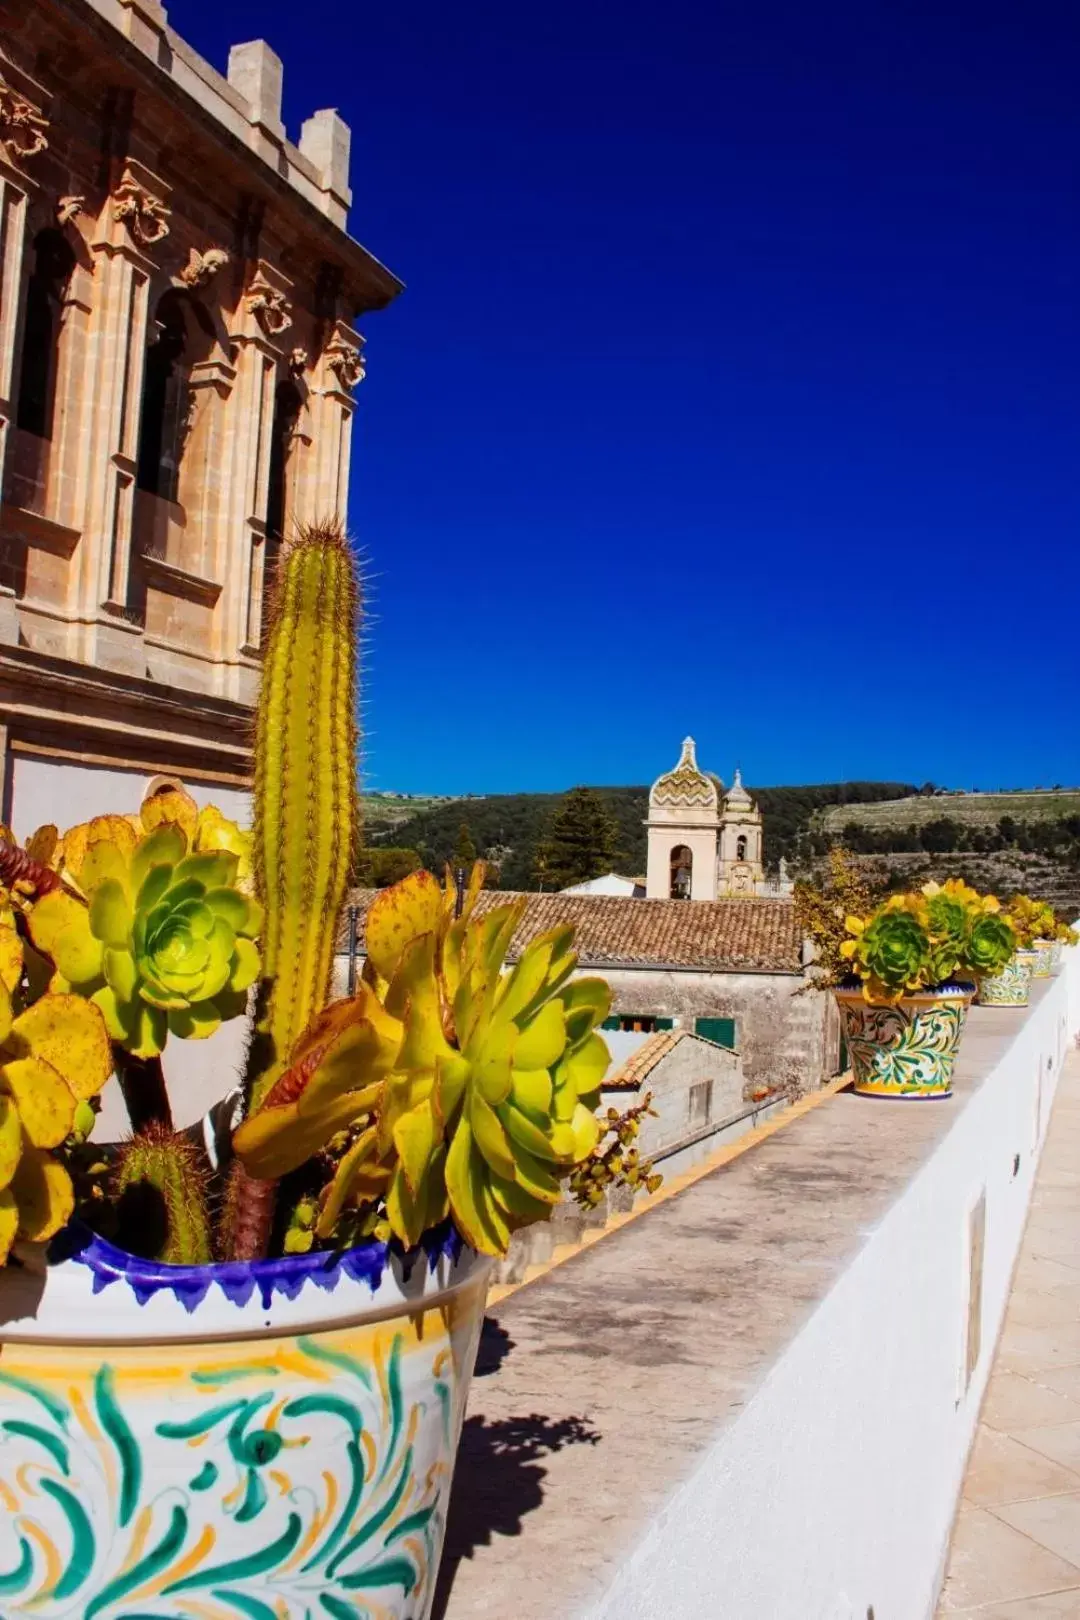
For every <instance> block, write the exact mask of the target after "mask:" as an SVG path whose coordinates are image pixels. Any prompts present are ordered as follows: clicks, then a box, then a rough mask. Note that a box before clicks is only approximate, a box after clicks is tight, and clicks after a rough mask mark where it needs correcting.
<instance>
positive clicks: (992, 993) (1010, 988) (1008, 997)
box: [979, 952, 1031, 1007]
mask: <svg viewBox="0 0 1080 1620" xmlns="http://www.w3.org/2000/svg"><path fill="white" fill-rule="evenodd" d="M1027 955H1028V953H1027V952H1025V953H1024V955H1023V956H1022V955H1020V953H1019V952H1018V953H1017V954H1016V955H1015V956H1014V957H1012V959H1011V960H1010V961H1008V962H1006V964H1005V966H1004V967H1003V968H1002V970H1001V972H1000V973H996V974H994V975H993V977H992V978H987V979H980V980H979V1004H980V1005H981V1006H983V1007H1026V1006H1027V1004H1028V997H1029V992H1030V990H1031V963H1030V961H1029V960H1027Z"/></svg>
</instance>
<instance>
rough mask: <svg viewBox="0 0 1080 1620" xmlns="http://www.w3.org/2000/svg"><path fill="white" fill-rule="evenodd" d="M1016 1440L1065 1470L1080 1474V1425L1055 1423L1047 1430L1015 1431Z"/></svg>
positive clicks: (1014, 1437)
mask: <svg viewBox="0 0 1080 1620" xmlns="http://www.w3.org/2000/svg"><path fill="white" fill-rule="evenodd" d="M1012 1437H1013V1439H1014V1440H1019V1442H1020V1444H1021V1445H1022V1446H1027V1447H1028V1449H1029V1450H1030V1451H1037V1452H1039V1454H1040V1456H1043V1457H1049V1458H1050V1460H1051V1461H1052V1462H1057V1463H1061V1465H1062V1467H1064V1468H1075V1469H1076V1470H1077V1472H1080V1423H1054V1424H1050V1425H1048V1426H1047V1427H1046V1428H1035V1429H1014V1430H1013V1435H1012Z"/></svg>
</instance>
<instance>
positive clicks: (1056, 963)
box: [1050, 939, 1065, 973]
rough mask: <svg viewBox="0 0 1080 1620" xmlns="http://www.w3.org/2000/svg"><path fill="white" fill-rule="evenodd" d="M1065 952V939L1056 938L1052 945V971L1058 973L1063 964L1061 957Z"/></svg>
mask: <svg viewBox="0 0 1080 1620" xmlns="http://www.w3.org/2000/svg"><path fill="white" fill-rule="evenodd" d="M1064 954H1065V942H1064V940H1060V939H1055V940H1054V942H1053V944H1052V945H1051V946H1050V971H1051V973H1056V972H1057V970H1058V968H1059V967H1060V966H1061V959H1062V957H1063V956H1064Z"/></svg>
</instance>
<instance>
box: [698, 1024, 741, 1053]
mask: <svg viewBox="0 0 1080 1620" xmlns="http://www.w3.org/2000/svg"><path fill="white" fill-rule="evenodd" d="M694 1034H695V1035H702V1036H704V1038H705V1040H707V1041H715V1042H716V1044H717V1046H726V1047H729V1048H730V1050H731V1051H734V1050H735V1020H734V1018H695V1019H694Z"/></svg>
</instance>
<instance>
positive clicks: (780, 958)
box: [341, 889, 802, 973]
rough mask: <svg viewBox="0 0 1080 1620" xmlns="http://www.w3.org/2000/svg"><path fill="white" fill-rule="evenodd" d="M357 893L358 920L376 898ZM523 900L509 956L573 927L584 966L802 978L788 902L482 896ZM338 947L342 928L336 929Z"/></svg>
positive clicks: (486, 906)
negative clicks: (551, 931) (544, 936)
mask: <svg viewBox="0 0 1080 1620" xmlns="http://www.w3.org/2000/svg"><path fill="white" fill-rule="evenodd" d="M375 893H376V891H375V890H373V889H356V890H354V891H353V893H352V894H351V895H350V896H349V904H350V905H354V906H356V907H357V908H358V910H359V912H360V919H359V921H360V927H359V933H360V937H361V940H362V938H363V918H364V916H366V914H367V908H368V906H369V905H370V904H371V902H372V900H373V899H374V897H375ZM522 898H524V900H525V901H526V907H525V916H524V918H523V919H522V922H521V926H520V928H519V929H518V931H517V933H516V934H515V936H514V943H513V951H514V952H517V951H520V950H522V949H523V948H524V947H525V946H526V945H527V944H528V943H529V941H530V940H531V939H533V938H535V936H536V935H537V934H542V933H545V932H546V931H547V930H548V929H549V928H555V927H558V926H559V925H561V924H565V923H573V924H574V928H575V930H576V949H577V952H578V956H579V958H580V960H581V963H582V965H583V966H591V967H600V968H602V967H677V968H699V969H701V970H703V971H704V972H713V973H723V972H727V973H738V972H748V971H749V972H754V971H756V972H759V973H762V972H764V973H801V971H802V941H801V937H800V934H799V930H798V928H797V926H796V923H795V910H794V907H793V905H792V903H791V901H790V900H789V899H761V898H758V897H754V898H746V899H741V898H740V899H729V900H636V899H633V898H632V897H630V896H629V895H610V894H528V895H524V896H522V895H518V894H513V893H510V892H508V891H505V890H485V892H484V893H483V894H482V895H481V896H480V898H479V900H478V902H477V908H478V910H479V911H480V912H481V913H483V912H485V911H489V910H490V909H491V908H492V907H493V906H499V905H506V904H508V903H509V902H511V901H514V900H519V899H522ZM341 939H342V943H344V939H345V929H344V928H343V929H342V934H341Z"/></svg>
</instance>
